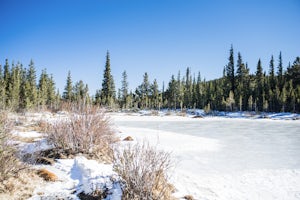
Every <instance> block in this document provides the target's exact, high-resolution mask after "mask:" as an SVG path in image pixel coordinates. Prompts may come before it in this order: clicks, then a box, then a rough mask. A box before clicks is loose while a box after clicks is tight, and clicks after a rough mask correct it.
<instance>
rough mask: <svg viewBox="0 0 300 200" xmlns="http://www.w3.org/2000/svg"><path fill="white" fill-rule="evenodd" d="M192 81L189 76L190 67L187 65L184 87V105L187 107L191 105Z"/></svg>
mask: <svg viewBox="0 0 300 200" xmlns="http://www.w3.org/2000/svg"><path fill="white" fill-rule="evenodd" d="M192 100H193V82H192V76H191V69H190V68H189V67H188V68H187V69H186V76H185V87H184V105H185V106H186V107H187V108H191V107H192V106H193V102H192Z"/></svg>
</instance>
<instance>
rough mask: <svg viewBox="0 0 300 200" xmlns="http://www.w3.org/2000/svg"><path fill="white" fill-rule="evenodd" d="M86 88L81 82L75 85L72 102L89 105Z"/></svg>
mask: <svg viewBox="0 0 300 200" xmlns="http://www.w3.org/2000/svg"><path fill="white" fill-rule="evenodd" d="M88 92H89V90H88V86H87V85H85V84H84V83H83V81H82V80H80V81H78V82H76V83H75V86H74V87H73V95H74V100H75V102H77V103H78V104H79V105H86V104H88V103H89V94H88Z"/></svg>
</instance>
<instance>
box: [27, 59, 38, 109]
mask: <svg viewBox="0 0 300 200" xmlns="http://www.w3.org/2000/svg"><path fill="white" fill-rule="evenodd" d="M24 95H25V96H24V99H25V104H24V107H25V108H26V109H33V108H36V105H37V104H38V102H37V87H36V71H35V67H34V62H33V60H31V61H30V64H29V69H28V70H27V74H26V79H25V94H24Z"/></svg>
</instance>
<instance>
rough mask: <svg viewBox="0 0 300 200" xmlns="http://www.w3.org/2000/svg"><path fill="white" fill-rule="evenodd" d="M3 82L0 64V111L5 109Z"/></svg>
mask: <svg viewBox="0 0 300 200" xmlns="http://www.w3.org/2000/svg"><path fill="white" fill-rule="evenodd" d="M5 97H6V94H5V82H4V77H3V71H2V65H1V64H0V109H5V104H6V100H5Z"/></svg>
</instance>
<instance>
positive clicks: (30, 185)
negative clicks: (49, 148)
mask: <svg viewBox="0 0 300 200" xmlns="http://www.w3.org/2000/svg"><path fill="white" fill-rule="evenodd" d="M42 182H43V180H42V179H41V178H40V177H38V176H37V175H36V172H35V171H33V170H29V169H26V170H22V171H20V172H19V173H18V176H14V177H9V178H8V179H6V180H5V181H3V182H2V184H0V199H18V200H25V199H28V198H30V197H31V196H32V194H33V191H34V189H35V187H37V186H38V185H40V184H41V183H42Z"/></svg>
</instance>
